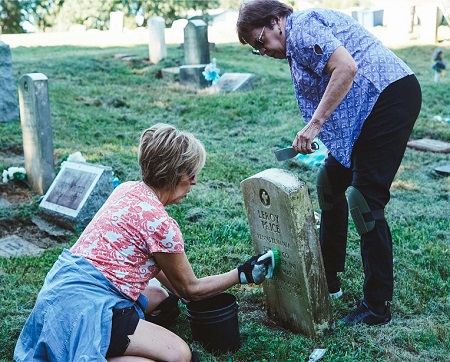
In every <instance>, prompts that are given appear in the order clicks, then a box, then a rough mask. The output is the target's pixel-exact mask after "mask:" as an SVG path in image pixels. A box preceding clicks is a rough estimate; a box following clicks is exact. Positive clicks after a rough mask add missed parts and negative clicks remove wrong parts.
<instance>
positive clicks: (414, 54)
mask: <svg viewBox="0 0 450 362" xmlns="http://www.w3.org/2000/svg"><path fill="white" fill-rule="evenodd" d="M393 50H394V52H395V53H397V54H398V55H399V56H400V57H401V58H402V59H404V60H405V61H406V62H407V63H408V65H409V66H410V67H411V68H412V69H413V70H414V71H415V73H416V74H417V76H418V78H419V81H420V82H421V85H422V90H423V97H424V99H423V106H422V111H421V114H420V116H419V119H418V121H417V123H416V126H415V128H414V131H413V134H412V139H417V138H424V137H427V138H433V139H438V140H442V141H447V142H449V141H450V123H449V122H445V120H446V119H448V118H450V102H449V99H450V77H449V76H447V77H444V78H443V80H442V82H441V83H439V84H436V83H434V82H433V71H432V69H431V65H432V59H431V57H432V54H433V51H434V47H431V46H423V47H409V48H402V49H393ZM444 53H447V54H450V48H444ZM117 54H130V55H132V56H134V57H135V58H134V60H132V61H123V60H122V59H120V58H118V57H114V55H117ZM146 57H148V48H147V47H146V46H134V47H127V48H83V47H68V46H65V47H63V46H61V47H37V48H24V47H19V48H13V49H12V59H13V67H14V73H15V77H16V79H19V78H20V76H21V75H23V74H27V73H31V72H34V71H36V72H40V73H44V74H45V75H46V76H47V77H48V79H49V91H50V105H51V114H52V124H53V142H54V154H55V162H56V165H57V170H59V166H60V164H61V162H62V161H63V160H64V159H65V158H67V156H68V155H69V154H71V153H74V152H76V151H80V152H81V153H82V155H83V156H84V157H85V158H86V159H87V161H88V162H92V163H99V164H102V165H105V166H111V167H112V169H113V171H114V173H115V175H116V176H118V177H119V179H120V180H121V181H127V180H136V179H138V178H139V169H138V166H137V156H136V151H137V144H138V139H139V135H140V133H141V131H142V130H143V129H145V128H147V127H149V126H150V125H152V124H154V123H156V122H166V123H171V124H173V125H175V126H177V127H179V128H182V129H185V130H189V131H192V132H193V133H194V134H196V135H197V136H198V137H199V138H200V139H201V140H202V141H203V142H204V144H205V147H206V150H207V152H208V158H207V162H206V166H205V168H204V170H203V172H202V173H201V174H200V177H199V183H198V185H197V186H195V187H194V188H193V190H192V191H191V193H190V195H189V198H187V199H186V200H185V201H184V202H183V203H182V204H181V205H178V206H171V207H169V212H170V214H171V215H172V216H173V217H174V218H175V219H176V220H177V221H178V222H179V224H180V226H181V229H182V231H183V233H184V237H185V242H186V249H187V255H188V258H189V260H190V261H191V263H192V266H193V268H194V271H195V272H196V273H197V275H198V276H206V275H209V274H212V273H219V272H225V271H228V270H230V269H231V268H233V267H235V266H236V265H237V264H239V263H240V262H242V261H244V260H245V259H246V258H247V257H249V256H250V255H252V254H253V247H252V242H251V238H250V233H249V228H248V223H247V218H246V215H245V210H244V204H243V197H242V193H241V189H240V182H241V181H242V180H244V179H245V178H247V177H249V176H252V175H254V174H256V173H258V172H260V171H262V170H265V169H267V168H272V167H277V168H282V169H286V170H289V171H290V172H292V173H294V174H297V175H298V176H299V177H300V178H302V179H303V180H304V181H305V182H307V184H308V185H309V187H310V190H311V197H312V201H313V205H314V208H315V210H316V211H317V212H320V210H319V207H318V202H317V195H316V190H315V177H316V171H317V170H316V169H314V168H310V167H307V166H305V165H303V164H302V163H300V162H298V161H295V160H291V161H285V162H277V161H276V160H275V158H274V155H273V151H275V150H276V149H278V148H280V147H286V146H289V145H290V144H291V142H292V140H293V138H294V136H295V134H296V133H297V131H298V130H300V129H301V128H302V127H303V120H302V119H301V116H300V112H299V110H298V107H297V103H296V100H295V96H294V91H293V86H292V84H291V79H290V73H289V68H288V64H287V62H286V61H280V60H274V59H270V58H265V57H259V56H255V55H252V54H251V52H250V47H243V46H241V45H238V44H218V45H217V46H216V48H215V49H214V50H212V51H211V58H212V57H215V58H216V59H217V64H218V67H219V68H220V69H221V73H222V74H223V73H225V72H251V73H255V74H256V77H257V80H256V85H255V87H254V89H253V90H252V91H248V92H245V93H230V94H218V95H212V94H208V92H205V91H201V92H197V91H195V90H192V89H188V88H185V87H182V86H180V85H179V83H178V82H175V81H172V80H170V79H168V78H163V77H161V69H162V68H165V67H173V66H178V65H181V64H182V62H183V54H182V52H181V50H180V49H178V48H177V47H175V46H169V49H168V57H167V59H165V60H164V61H162V62H161V63H160V64H157V65H150V64H148V62H147V61H146V60H145V58H146ZM0 134H1V136H0V138H1V156H0V171H2V170H3V169H4V168H8V167H10V166H21V165H22V164H19V163H20V162H23V151H22V133H21V127H20V122H10V123H0ZM446 164H449V156H448V154H442V153H430V152H422V151H417V150H413V149H407V150H406V154H405V157H404V160H403V163H402V165H401V167H400V170H399V172H398V174H397V176H396V178H395V180H394V183H393V185H392V197H391V202H390V203H389V205H388V207H387V210H386V213H387V218H388V221H389V223H390V226H391V231H392V235H393V241H394V268H395V292H394V300H393V303H392V310H393V321H392V322H391V323H390V324H389V325H387V326H384V327H366V326H356V327H352V328H339V329H335V330H333V331H331V332H330V333H327V334H326V335H324V336H321V337H319V338H317V339H315V340H314V339H310V338H307V337H304V336H302V335H298V334H294V333H291V332H289V331H287V330H283V329H280V328H277V327H276V326H275V325H274V324H273V323H271V322H270V321H268V320H267V317H266V314H265V306H264V295H263V292H262V287H260V286H236V287H233V288H232V289H231V290H230V292H231V293H233V294H235V295H236V297H237V298H238V301H239V305H240V311H239V320H240V333H241V342H242V347H241V349H240V350H239V351H237V352H236V353H234V354H225V355H222V356H219V357H214V356H212V355H210V354H209V353H207V352H206V351H204V350H203V349H201V348H200V347H199V346H197V345H194V347H195V349H197V350H199V354H200V358H201V360H202V361H305V360H307V357H308V356H309V354H310V353H311V352H312V350H313V349H314V348H327V353H326V355H325V357H324V359H323V361H399V362H400V361H402V362H403V361H448V360H449V356H450V235H449V230H450V221H449V220H450V207H449V205H450V203H449V195H450V178H448V177H443V176H439V175H438V174H436V173H435V172H434V168H435V167H437V166H443V165H446ZM0 187H1V188H0V195H1V194H4V195H7V194H8V193H10V192H15V191H21V192H22V193H23V194H25V196H26V197H23V198H17V199H15V200H16V202H15V203H13V206H12V207H10V208H7V209H0V237H3V236H5V235H8V234H18V235H21V234H22V235H23V232H25V231H26V230H35V229H31V228H32V222H31V218H32V216H33V215H34V214H35V213H36V212H37V205H38V199H39V197H38V195H34V194H32V193H30V191H29V190H27V189H26V187H25V186H24V185H22V184H16V183H14V184H12V183H11V184H8V185H1V186H0ZM17 193H19V192H17ZM195 210H201V211H202V215H203V217H201V218H199V219H197V220H196V221H189V220H192V219H191V218H187V216H188V215H189V213H192V212H193V211H195ZM350 226H351V228H350V233H349V243H348V257H347V265H346V271H345V272H344V273H343V275H342V279H343V289H344V296H343V297H342V298H341V299H339V300H337V301H333V302H332V306H333V315H334V317H335V318H336V319H339V318H341V317H343V316H344V315H345V314H347V313H348V312H349V311H350V310H351V309H352V308H353V307H354V306H355V305H356V303H357V302H358V301H359V299H360V298H361V297H362V280H363V274H362V266H361V261H360V256H359V241H358V240H359V239H358V235H357V234H356V231H355V229H354V228H353V223H352V222H350ZM27 237H28V240H30V241H33V242H39V240H41V239H42V238H46V237H47V236H46V235H43V234H42V233H39V232H37V231H36V233H34V234H33V233H32V232H28V235H27ZM76 237H77V235H71V236H69V237H64V238H60V239H59V240H58V241H57V242H54V243H53V244H52V243H50V244H49V245H53V246H51V247H49V248H48V249H47V250H46V251H45V252H44V253H43V254H42V255H41V256H39V257H16V258H9V259H8V258H0V360H2V361H11V360H12V354H13V349H14V345H15V342H16V339H17V337H18V335H19V333H20V330H21V328H22V325H23V324H24V322H25V320H26V318H27V317H28V315H29V313H30V311H31V309H32V307H33V305H34V301H35V298H36V295H37V293H38V291H39V289H40V287H41V285H42V283H43V280H44V277H45V275H46V273H47V271H48V270H49V268H50V267H51V266H52V265H53V263H54V261H55V260H56V258H57V257H58V255H59V253H60V252H61V250H62V249H63V248H64V247H68V246H70V245H71V244H73V243H74V241H75V240H76ZM30 238H31V239H30ZM174 330H175V331H176V332H177V333H178V334H179V335H181V336H182V337H183V338H184V339H185V340H186V341H188V342H189V343H190V344H192V338H191V333H190V329H189V325H188V321H187V319H186V317H185V315H184V314H183V315H182V317H181V318H180V320H179V322H178V323H177V325H176V326H175V327H174Z"/></svg>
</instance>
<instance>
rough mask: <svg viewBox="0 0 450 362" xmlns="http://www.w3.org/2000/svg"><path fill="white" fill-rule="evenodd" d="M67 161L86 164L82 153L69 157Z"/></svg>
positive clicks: (75, 153) (78, 152)
mask: <svg viewBox="0 0 450 362" xmlns="http://www.w3.org/2000/svg"><path fill="white" fill-rule="evenodd" d="M67 161H72V162H86V159H85V158H84V157H83V156H82V155H81V152H80V151H77V152H74V153H72V154H71V155H69V157H67Z"/></svg>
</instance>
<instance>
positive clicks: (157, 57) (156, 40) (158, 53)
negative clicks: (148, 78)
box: [148, 16, 167, 64]
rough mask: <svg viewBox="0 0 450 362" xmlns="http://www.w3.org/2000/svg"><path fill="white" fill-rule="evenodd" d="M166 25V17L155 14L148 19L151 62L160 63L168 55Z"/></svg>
mask: <svg viewBox="0 0 450 362" xmlns="http://www.w3.org/2000/svg"><path fill="white" fill-rule="evenodd" d="M165 27H166V25H165V22H164V19H163V18H162V17H160V16H154V17H152V18H150V19H149V21H148V31H149V35H150V40H149V44H148V50H149V59H150V63H153V64H158V63H159V62H160V61H161V60H162V59H164V58H165V57H167V47H166V38H165V33H164V29H165Z"/></svg>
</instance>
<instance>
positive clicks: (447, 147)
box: [408, 138, 450, 153]
mask: <svg viewBox="0 0 450 362" xmlns="http://www.w3.org/2000/svg"><path fill="white" fill-rule="evenodd" d="M408 147H409V148H414V149H416V150H420V151H429V152H440V153H450V143H449V142H444V141H439V140H433V139H430V138H421V139H418V140H412V141H409V142H408Z"/></svg>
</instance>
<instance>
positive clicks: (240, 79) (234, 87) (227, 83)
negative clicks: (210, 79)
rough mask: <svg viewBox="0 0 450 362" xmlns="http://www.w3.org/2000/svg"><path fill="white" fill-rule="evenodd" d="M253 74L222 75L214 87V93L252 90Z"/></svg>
mask: <svg viewBox="0 0 450 362" xmlns="http://www.w3.org/2000/svg"><path fill="white" fill-rule="evenodd" d="M253 80H254V74H252V73H224V74H223V75H222V76H221V77H220V78H219V80H218V81H217V83H216V84H215V85H214V88H215V90H216V92H221V93H229V92H236V91H246V90H250V89H252V88H253Z"/></svg>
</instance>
